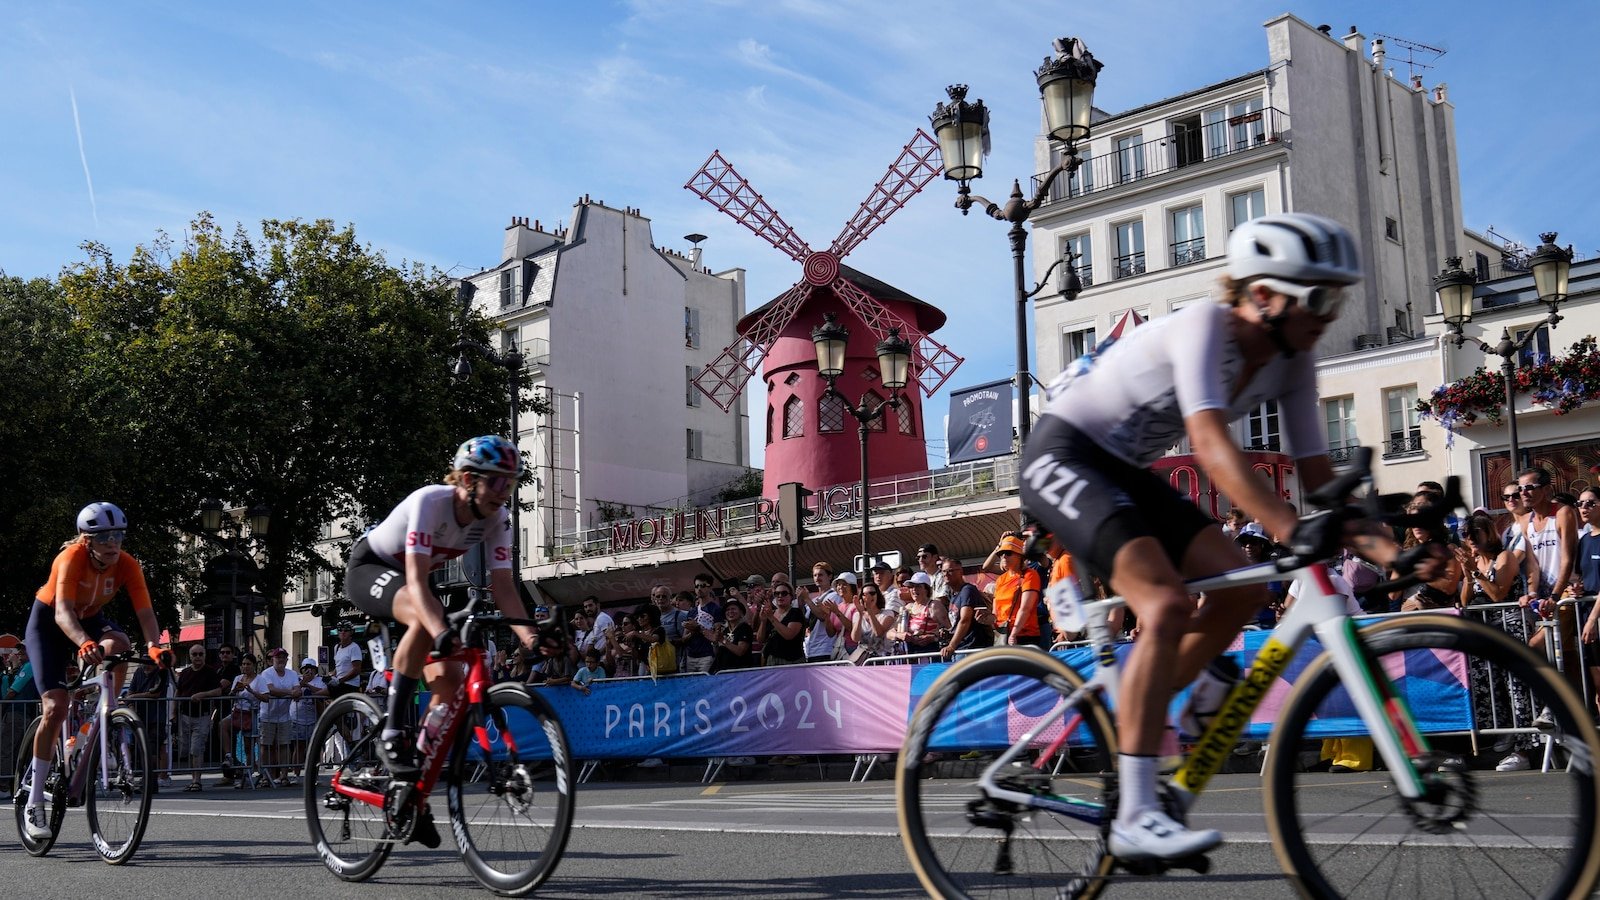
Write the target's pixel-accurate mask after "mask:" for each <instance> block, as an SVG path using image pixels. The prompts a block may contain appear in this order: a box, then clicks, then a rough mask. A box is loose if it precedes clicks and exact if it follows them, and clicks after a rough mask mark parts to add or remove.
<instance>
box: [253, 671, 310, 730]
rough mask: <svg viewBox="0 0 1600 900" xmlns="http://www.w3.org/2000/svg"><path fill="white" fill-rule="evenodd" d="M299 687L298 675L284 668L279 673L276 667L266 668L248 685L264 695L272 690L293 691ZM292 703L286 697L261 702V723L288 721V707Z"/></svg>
mask: <svg viewBox="0 0 1600 900" xmlns="http://www.w3.org/2000/svg"><path fill="white" fill-rule="evenodd" d="M299 686H300V673H299V672H296V671H294V670H293V669H288V668H285V669H284V670H283V672H281V673H280V672H279V671H278V668H277V667H276V666H268V667H267V668H266V669H265V670H263V671H262V673H261V674H260V675H257V676H256V680H255V681H254V682H253V683H252V684H251V685H250V689H251V690H253V691H255V692H256V693H258V694H266V693H267V692H268V691H269V690H271V689H272V688H277V689H278V690H280V691H288V690H293V689H294V688H297V687H299ZM291 702H292V701H291V700H290V699H289V698H288V697H273V698H271V699H269V700H265V701H262V704H261V721H263V722H287V721H289V705H290V703H291Z"/></svg>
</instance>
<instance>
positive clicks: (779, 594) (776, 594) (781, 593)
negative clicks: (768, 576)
mask: <svg viewBox="0 0 1600 900" xmlns="http://www.w3.org/2000/svg"><path fill="white" fill-rule="evenodd" d="M772 596H774V597H793V596H794V594H793V592H791V591H773V592H772Z"/></svg>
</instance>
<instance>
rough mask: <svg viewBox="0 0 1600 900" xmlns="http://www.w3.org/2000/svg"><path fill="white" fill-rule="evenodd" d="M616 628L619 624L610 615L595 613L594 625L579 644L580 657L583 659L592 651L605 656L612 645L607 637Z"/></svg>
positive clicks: (601, 612) (602, 612)
mask: <svg viewBox="0 0 1600 900" xmlns="http://www.w3.org/2000/svg"><path fill="white" fill-rule="evenodd" d="M616 627H617V623H616V622H615V621H614V620H613V619H612V618H611V614H610V613H608V612H605V611H604V610H602V611H600V612H598V613H595V617H594V624H593V625H591V626H590V628H589V631H588V633H587V634H585V635H584V636H583V639H582V640H581V641H579V642H578V655H579V656H580V657H581V656H582V655H583V654H584V653H587V652H588V651H590V650H593V651H595V652H596V653H599V654H602V655H604V654H605V652H606V647H607V646H609V645H610V641H609V640H608V638H607V635H609V634H611V632H612V631H613V630H615V629H616Z"/></svg>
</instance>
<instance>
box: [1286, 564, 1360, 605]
mask: <svg viewBox="0 0 1600 900" xmlns="http://www.w3.org/2000/svg"><path fill="white" fill-rule="evenodd" d="M1328 580H1329V581H1330V582H1332V583H1333V590H1334V592H1335V593H1337V594H1338V595H1339V596H1340V597H1343V598H1344V611H1345V612H1346V613H1348V614H1350V615H1352V616H1364V615H1366V614H1367V612H1366V610H1364V609H1362V608H1361V603H1360V602H1359V601H1357V600H1356V592H1355V589H1354V588H1352V587H1350V582H1349V581H1348V580H1346V579H1345V577H1344V575H1343V574H1342V573H1340V572H1339V571H1338V570H1337V569H1329V570H1328ZM1299 590H1300V579H1298V578H1296V579H1295V580H1294V581H1292V582H1290V583H1289V602H1288V604H1286V606H1292V605H1294V601H1295V598H1296V596H1297V595H1298V593H1299Z"/></svg>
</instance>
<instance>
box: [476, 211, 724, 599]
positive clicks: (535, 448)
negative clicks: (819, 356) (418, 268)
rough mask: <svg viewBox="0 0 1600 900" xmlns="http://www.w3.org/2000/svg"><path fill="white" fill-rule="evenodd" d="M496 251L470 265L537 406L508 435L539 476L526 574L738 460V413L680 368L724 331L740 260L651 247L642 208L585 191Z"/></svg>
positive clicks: (703, 356)
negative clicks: (480, 266) (540, 400)
mask: <svg viewBox="0 0 1600 900" xmlns="http://www.w3.org/2000/svg"><path fill="white" fill-rule="evenodd" d="M500 257H501V259H500V262H499V263H498V264H496V265H494V266H491V267H489V268H487V269H484V270H483V271H481V272H478V273H475V274H473V275H469V276H467V278H466V280H467V281H470V282H471V283H472V284H473V285H474V286H475V287H476V288H477V293H476V295H475V299H474V302H475V303H476V304H477V306H478V308H479V309H480V310H481V311H482V312H484V313H485V314H487V315H489V316H491V317H492V318H494V319H495V320H497V321H498V322H499V324H500V326H501V328H502V331H501V334H500V347H499V348H497V349H500V350H507V349H510V348H511V347H513V346H515V347H517V348H519V349H520V350H521V351H522V353H523V355H524V357H525V358H526V360H527V365H528V366H529V367H530V369H531V370H532V373H533V376H534V382H535V387H534V390H535V391H538V392H540V393H541V394H542V395H543V396H544V397H545V399H547V400H548V401H549V402H550V404H551V406H552V411H551V412H550V414H549V415H545V416H537V415H532V414H524V415H523V416H522V417H521V421H520V423H519V428H520V431H521V433H520V434H518V435H517V442H518V445H519V447H521V448H522V451H523V454H524V459H526V460H527V462H528V465H529V466H530V468H532V470H533V472H534V474H535V476H536V477H537V482H536V485H535V487H534V489H533V491H534V496H533V497H529V496H528V491H527V489H526V488H525V489H524V493H523V500H524V501H525V502H527V501H530V500H531V501H533V502H535V503H536V509H535V510H534V511H532V512H524V513H523V514H522V516H521V529H522V534H521V543H522V547H523V548H524V549H523V555H524V558H523V560H522V566H523V568H524V574H526V569H527V567H529V566H532V565H535V564H539V563H546V562H549V561H551V560H552V559H555V558H559V557H560V556H561V555H562V546H563V542H564V541H568V542H570V540H571V538H572V536H573V535H575V534H577V533H578V532H579V531H581V530H582V529H585V528H591V527H594V526H596V525H599V524H601V522H602V521H604V520H605V519H607V518H617V517H620V518H632V517H633V516H635V515H643V514H645V512H647V511H650V510H662V509H673V508H682V507H685V506H692V505H695V504H698V503H704V502H707V501H708V500H709V499H710V498H713V497H714V496H715V495H716V493H717V491H718V490H719V489H721V488H723V487H724V486H726V485H728V484H729V483H730V482H732V481H735V480H737V479H738V478H740V477H741V476H742V475H744V474H745V473H746V472H747V471H748V468H749V464H750V448H749V445H748V438H747V435H748V433H749V414H748V413H747V412H745V411H743V410H742V409H741V410H740V411H739V412H738V413H737V414H727V413H724V412H722V410H720V409H718V408H717V407H716V406H714V405H712V404H710V403H707V402H704V399H705V398H704V397H703V396H702V395H701V394H700V393H699V392H698V391H697V390H695V388H694V386H693V385H692V384H691V383H690V379H691V378H692V377H693V375H694V374H695V373H697V372H698V371H699V370H700V368H701V367H703V366H704V365H705V363H706V362H707V361H708V360H709V359H711V358H712V357H714V356H715V355H716V354H717V353H718V352H720V351H721V349H722V348H723V347H725V346H727V345H728V344H731V343H733V342H734V340H735V339H736V337H737V335H736V333H735V331H734V324H735V323H737V322H738V321H739V318H740V317H741V316H743V315H744V313H745V279H744V270H743V269H738V268H735V269H729V270H726V271H723V272H715V273H713V272H712V271H711V270H709V269H707V268H705V267H704V266H702V265H701V264H700V259H701V252H700V250H699V249H698V248H696V249H693V250H690V251H688V252H687V253H678V252H675V251H672V250H667V249H663V248H661V247H658V246H657V245H656V243H655V241H654V238H653V237H652V234H651V221H650V219H648V218H646V217H645V216H644V215H643V214H642V213H640V211H639V210H637V209H632V208H622V209H617V208H614V207H610V206H607V205H605V204H604V203H602V202H599V201H595V200H591V199H589V198H588V197H584V198H583V199H581V200H579V201H578V203H577V204H576V205H574V207H573V210H572V219H571V223H570V225H567V226H565V227H560V228H555V229H551V230H545V229H543V228H541V227H540V225H539V223H538V222H535V223H534V224H532V225H530V224H529V223H528V220H527V219H526V218H516V219H513V220H512V223H511V225H510V226H508V227H507V228H506V231H505V239H504V243H503V247H502V251H501V254H500Z"/></svg>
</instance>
